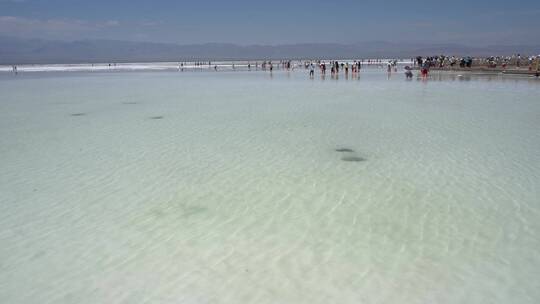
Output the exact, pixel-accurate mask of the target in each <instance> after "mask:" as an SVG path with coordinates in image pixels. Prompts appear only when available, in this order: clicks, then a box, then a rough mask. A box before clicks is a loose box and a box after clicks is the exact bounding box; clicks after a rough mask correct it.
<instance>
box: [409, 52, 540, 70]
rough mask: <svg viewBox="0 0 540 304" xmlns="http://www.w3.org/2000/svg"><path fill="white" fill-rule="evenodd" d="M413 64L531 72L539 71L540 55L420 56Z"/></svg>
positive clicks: (418, 65) (421, 66)
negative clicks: (512, 69) (510, 69)
mask: <svg viewBox="0 0 540 304" xmlns="http://www.w3.org/2000/svg"><path fill="white" fill-rule="evenodd" d="M412 61H413V64H414V65H415V66H417V67H419V68H423V67H436V68H454V67H460V68H471V67H473V66H478V67H488V68H497V67H501V68H503V69H506V68H507V67H510V66H513V67H515V68H518V69H520V68H522V67H528V68H529V70H533V71H534V70H538V64H539V62H540V55H537V56H522V55H521V54H514V55H511V56H488V57H471V56H464V57H456V56H446V55H436V56H429V57H425V58H424V57H422V56H418V57H416V58H414V59H412Z"/></svg>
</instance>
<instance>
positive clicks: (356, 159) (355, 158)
mask: <svg viewBox="0 0 540 304" xmlns="http://www.w3.org/2000/svg"><path fill="white" fill-rule="evenodd" d="M341 160H342V161H346V162H363V161H366V160H367V159H365V158H363V157H359V156H344V157H342V158H341Z"/></svg>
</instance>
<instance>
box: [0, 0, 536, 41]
mask: <svg viewBox="0 0 540 304" xmlns="http://www.w3.org/2000/svg"><path fill="white" fill-rule="evenodd" d="M538 20H540V0H513V1H509V0H508V1H501V0H491V1H488V0H478V1H476V0H467V1H464V0H452V1H439V0H430V1H425V0H409V1H403V0H387V1H385V0H366V1H360V0H356V1H353V0H326V1H321V0H312V1H306V0H298V1H294V0H288V1H285V0H272V1H257V0H251V1H248V0H219V1H218V0H194V1H183V0H180V1H173V0H155V1H142V0H117V1H115V0H0V36H10V37H16V38H41V39H50V40H86V39H110V40H128V41H148V42H167V43H178V44H197V43H208V42H217V43H233V44H240V45H251V44H265V45H277V44H294V43H313V42H324V43H357V42H366V41H374V40H376V41H388V42H418V43H459V44H464V45H470V46H486V45H492V44H499V45H500V44H504V45H517V44H538V43H539V42H540V25H539V24H538Z"/></svg>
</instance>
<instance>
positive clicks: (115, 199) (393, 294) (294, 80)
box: [0, 69, 540, 303]
mask: <svg viewBox="0 0 540 304" xmlns="http://www.w3.org/2000/svg"><path fill="white" fill-rule="evenodd" d="M0 92H1V95H0V160H1V162H0V244H1V245H0V302H2V303H36V302H39V303H337V302H339V303H538V301H540V288H539V286H538V283H537V282H538V279H539V278H540V200H539V197H540V193H539V192H540V191H539V190H540V102H539V101H538V100H539V98H538V97H539V96H540V81H538V80H534V79H526V78H503V77H500V76H467V75H464V76H461V77H458V76H457V75H455V74H444V73H443V74H434V75H433V77H432V79H430V80H428V81H418V80H416V79H415V80H413V81H405V80H404V77H403V75H402V73H397V74H393V75H392V76H391V77H390V78H389V77H388V76H387V74H386V73H384V72H381V71H380V70H377V69H370V70H366V71H364V72H362V74H361V76H360V78H359V79H357V78H353V77H349V78H348V79H346V78H345V77H340V78H339V80H336V79H332V78H331V77H329V76H327V77H326V79H324V80H323V79H321V78H320V77H318V76H317V77H316V78H315V79H313V80H310V79H309V78H308V77H307V73H306V72H305V71H303V70H302V71H295V72H290V73H287V72H282V71H278V72H274V73H273V74H272V75H270V74H268V73H264V72H217V73H212V72H186V73H180V72H129V73H127V72H126V73H120V72H119V73H97V72H96V73H66V72H64V73H22V74H19V75H17V76H14V75H12V74H8V73H5V74H0ZM340 148H341V149H350V150H353V152H337V151H336V149H340ZM343 159H346V160H347V159H348V160H359V161H344V160H343Z"/></svg>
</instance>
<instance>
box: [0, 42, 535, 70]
mask: <svg viewBox="0 0 540 304" xmlns="http://www.w3.org/2000/svg"><path fill="white" fill-rule="evenodd" d="M514 53H521V54H536V55H537V54H540V44H531V45H513V46H508V45H506V46H505V45H492V46H485V47H470V46H465V45H460V44H427V43H421V44H419V43H395V42H385V41H371V42H359V43H354V44H336V43H302V44H282V45H248V46H240V45H235V44H225V43H206V44H189V45H180V44H172V43H150V42H130V41H116V40H81V41H56V40H55V41H53V40H41V39H20V38H13V37H0V64H23V63H83V62H84V63H97V62H149V61H190V60H235V59H246V60H255V59H272V60H276V59H312V58H323V59H341V58H348V59H352V58H409V57H414V56H418V55H422V56H427V55H436V54H446V55H456V56H458V55H470V56H492V55H493V56H495V55H510V54H514Z"/></svg>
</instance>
